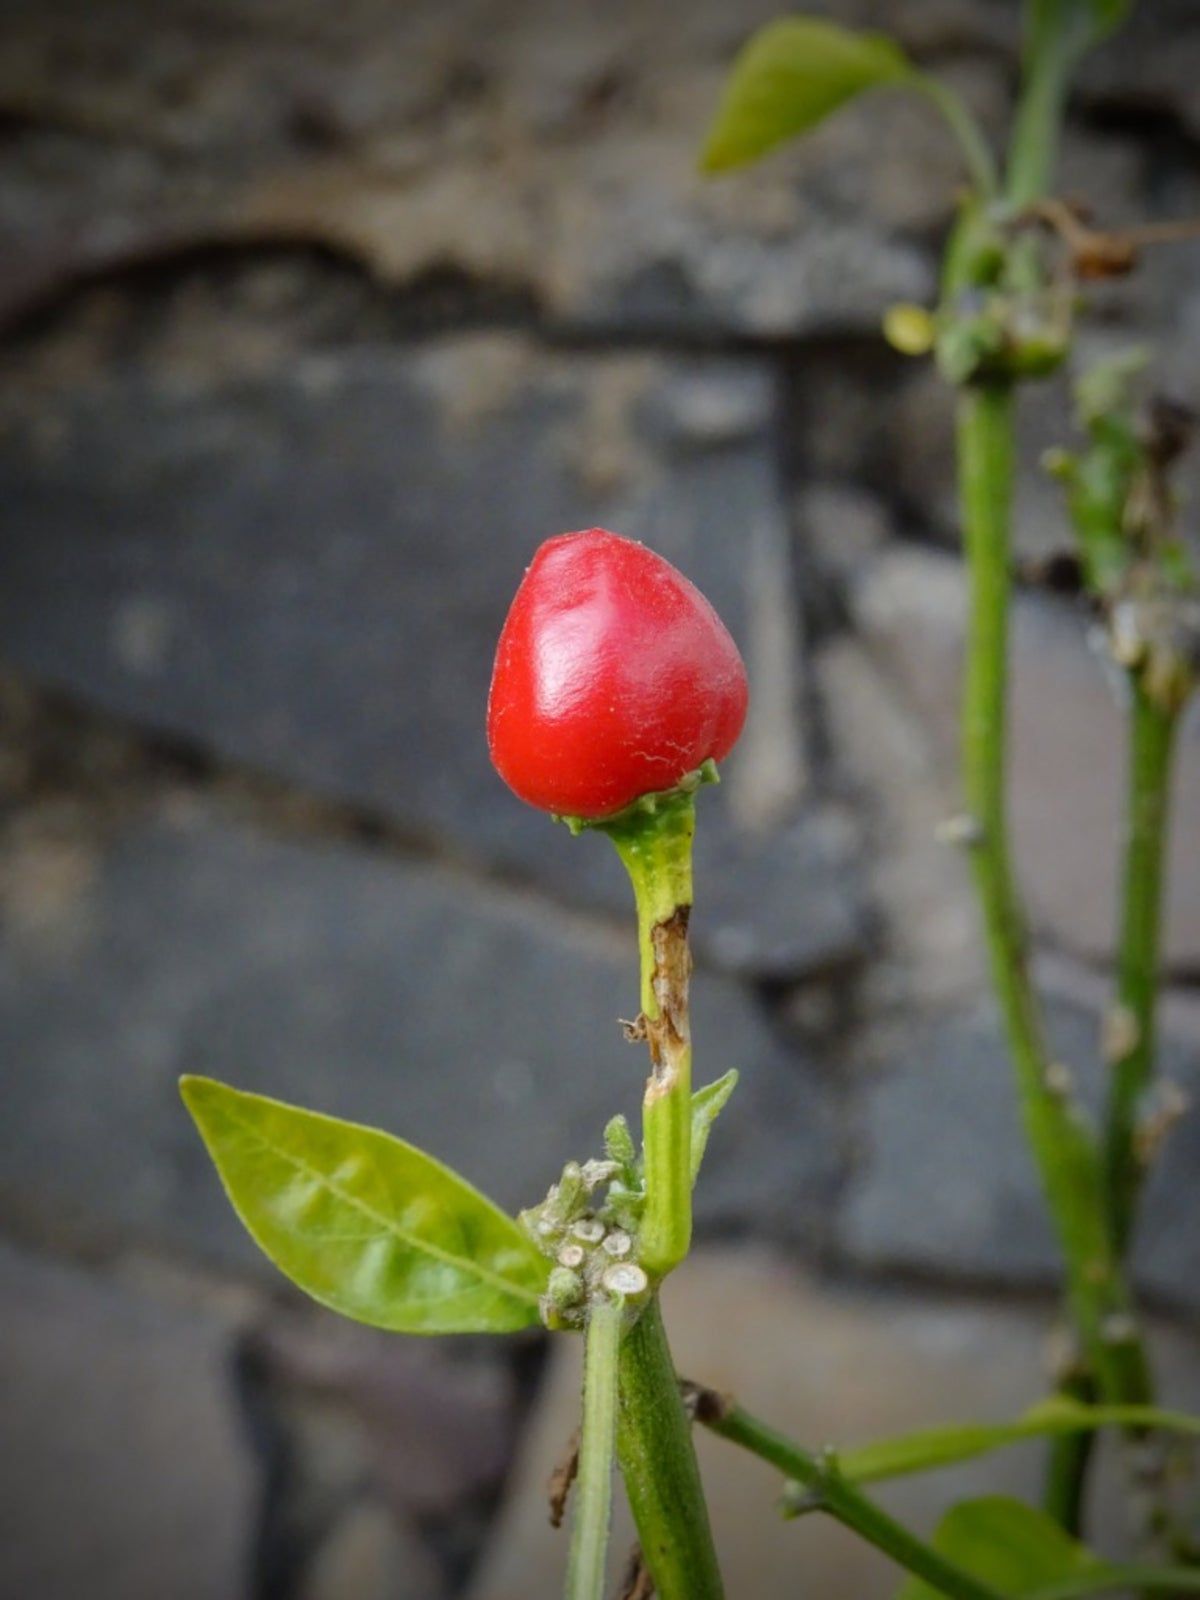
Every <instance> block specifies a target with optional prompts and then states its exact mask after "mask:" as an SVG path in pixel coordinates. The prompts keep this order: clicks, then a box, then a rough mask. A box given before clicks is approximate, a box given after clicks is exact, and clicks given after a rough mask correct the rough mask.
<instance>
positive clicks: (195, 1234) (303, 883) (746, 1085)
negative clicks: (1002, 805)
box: [0, 826, 838, 1266]
mask: <svg viewBox="0 0 1200 1600" xmlns="http://www.w3.org/2000/svg"><path fill="white" fill-rule="evenodd" d="M91 866H92V870H91V873H90V875H88V876H87V877H85V878H84V879H83V880H82V881H81V882H78V883H77V885H76V891H77V892H76V893H75V894H73V895H72V896H70V898H69V900H68V901H67V902H65V903H62V904H61V905H60V907H59V911H60V915H59V916H58V917H56V918H53V919H52V920H51V921H50V922H49V923H42V924H40V925H39V926H37V927H36V928H33V929H31V928H28V927H26V928H25V929H22V928H21V927H19V926H17V927H14V926H13V924H12V922H11V921H10V923H9V926H8V927H7V929H6V931H5V934H4V938H3V942H2V944H0V1041H2V1043H0V1049H2V1053H3V1055H4V1057H5V1059H7V1060H12V1061H20V1062H21V1063H22V1070H21V1072H20V1074H19V1075H14V1079H13V1082H12V1084H11V1086H10V1089H9V1090H8V1092H7V1096H6V1105H5V1116H4V1118H3V1124H2V1127H0V1171H2V1172H3V1174H4V1183H5V1188H6V1190H7V1191H8V1193H9V1197H10V1203H14V1202H15V1203H19V1204H23V1205H34V1204H39V1203H40V1204H42V1205H45V1206H49V1207H57V1208H60V1209H61V1210H63V1211H64V1212H65V1213H69V1214H70V1217H71V1218H72V1220H73V1221H74V1222H75V1223H77V1224H80V1225H86V1226H88V1227H91V1228H98V1229H103V1228H105V1227H108V1228H112V1227H117V1226H123V1227H125V1228H127V1229H129V1230H132V1231H133V1232H135V1233H144V1232H146V1231H147V1230H148V1231H149V1232H151V1233H161V1234H163V1235H164V1236H165V1237H167V1238H168V1239H170V1240H171V1241H173V1242H175V1243H176V1244H180V1245H184V1246H187V1247H189V1248H191V1249H193V1250H198V1251H200V1252H202V1253H203V1254H204V1255H205V1256H206V1257H208V1258H210V1259H213V1260H219V1261H226V1262H234V1263H238V1264H239V1265H254V1266H257V1265H259V1263H258V1261H257V1258H256V1252H255V1251H254V1250H253V1247H252V1246H251V1245H250V1244H249V1242H248V1240H247V1239H245V1238H244V1236H243V1234H242V1231H241V1229H240V1228H239V1227H238V1225H237V1224H236V1222H235V1220H234V1218H233V1217H232V1215H231V1214H230V1212H229V1209H228V1205H227V1203H226V1201H225V1199H224V1196H223V1195H222V1193H221V1191H220V1186H219V1185H218V1184H217V1183H216V1181H215V1179H214V1177H213V1174H212V1171H211V1168H210V1166H209V1163H208V1159H207V1157H206V1155H205V1154H204V1151H203V1149H202V1148H201V1145H200V1143H199V1141H198V1139H197V1138H196V1136H195V1134H194V1131H193V1130H192V1128H191V1127H190V1125H189V1123H188V1120H187V1117H186V1115H185V1113H184V1111H183V1109H182V1107H181V1105H180V1103H179V1099H178V1094H177V1091H176V1086H175V1085H176V1078H177V1076H178V1074H180V1073H181V1072H200V1073H208V1074H210V1075H212V1076H216V1077H219V1078H224V1079H226V1080H230V1081H233V1082H235V1083H237V1084H239V1085H240V1086H242V1087H244V1088H248V1089H256V1090H260V1091H263V1092H266V1093H269V1094H274V1095H277V1096H278V1097H280V1098H282V1099H287V1100H291V1101H293V1102H296V1103H298V1104H301V1105H308V1106H313V1107H317V1108H320V1109H324V1110H326V1111H328V1112H330V1113H331V1114H334V1115H340V1116H345V1117H349V1118H351V1119H353V1120H357V1121H361V1122H367V1123H373V1124H376V1125H381V1126H384V1127H388V1128H391V1129H393V1130H394V1131H396V1132H398V1133H401V1134H403V1135H404V1136H406V1137H408V1138H410V1139H412V1140H413V1142H415V1143H417V1144H419V1145H421V1146H423V1147H425V1148H427V1149H429V1150H431V1151H432V1152H433V1153H435V1154H436V1155H438V1156H440V1157H441V1158H443V1159H445V1160H446V1161H448V1162H449V1163H450V1164H451V1165H453V1166H454V1167H456V1168H458V1169H459V1170H460V1171H462V1172H463V1173H464V1174H466V1175H467V1176H469V1177H470V1178H471V1179H472V1180H473V1181H474V1182H476V1183H478V1185H479V1186H480V1187H481V1188H482V1189H484V1190H485V1191H486V1192H488V1193H490V1194H492V1195H494V1196H495V1197H496V1198H497V1199H498V1200H499V1201H500V1203H501V1204H503V1205H505V1206H506V1207H509V1208H516V1207H518V1206H521V1205H526V1204H529V1203H531V1201H533V1200H534V1199H537V1198H539V1197H540V1195H541V1194H542V1193H544V1191H545V1189H546V1187H547V1185H548V1184H549V1183H550V1182H551V1180H552V1179H553V1178H555V1177H556V1176H557V1173H558V1170H559V1168H560V1167H561V1164H562V1162H563V1161H564V1160H565V1159H566V1158H567V1157H568V1156H571V1155H575V1156H577V1157H586V1156H587V1155H589V1154H592V1153H597V1151H598V1147H599V1144H600V1136H601V1131H602V1129H603V1127H604V1124H605V1122H606V1121H607V1119H608V1118H609V1117H610V1116H611V1115H612V1113H613V1112H614V1111H615V1110H618V1109H621V1108H622V1107H624V1109H626V1110H627V1111H629V1112H630V1113H633V1112H635V1111H636V1108H637V1105H638V1102H639V1100H640V1095H641V1085H642V1081H643V1079H644V1076H645V1064H644V1061H643V1059H642V1057H641V1056H640V1055H635V1054H634V1052H633V1051H632V1049H631V1047H630V1046H629V1045H627V1044H625V1043H624V1042H623V1040H622V1038H621V1034H620V1030H619V1028H618V1027H617V1018H618V1017H620V1016H625V1015H629V1014H630V1011H631V1007H632V1006H633V1004H634V1002H635V998H636V993H637V985H636V970H635V968H636V956H635V954H634V951H633V948H632V940H630V941H629V942H628V943H626V942H624V941H618V942H616V943H615V944H614V943H612V942H610V941H609V939H608V938H607V936H604V937H597V936H596V935H595V934H593V933H591V932H589V931H587V930H585V929H583V928H576V927H574V926H573V925H572V924H571V923H570V922H569V921H560V920H558V919H557V918H555V917H554V916H553V914H552V913H549V912H547V910H546V909H545V908H544V907H540V906H537V905H535V904H524V903H521V902H519V901H517V900H515V899H514V898H513V897H509V896H503V897H495V896H493V897H488V896H487V895H486V894H485V895H483V896H480V897H477V898H474V899H468V897H467V893H466V887H465V884H464V882H463V881H462V880H460V879H459V878H457V877H456V876H454V875H452V874H448V873H446V872H442V871H438V870H435V869H432V868H429V867H421V866H411V865H405V864H402V863H400V862H394V861H388V860H386V859H381V858H378V857H372V856H371V855H369V854H360V853H357V852H354V851H351V850H348V849H346V848H343V847H337V846H324V847H321V846H316V847H314V846H311V845H309V846H305V845H301V844H299V843H296V844H283V843H276V842H268V841H265V840H262V839H259V838H256V837H254V836H253V835H250V834H239V833H234V832H226V831H222V830H221V829H219V828H217V827H209V826H200V827H194V828H189V827H187V826H180V827H176V828H170V827H162V828H158V829H154V828H150V829H141V828H137V827H131V828H129V829H128V830H127V831H126V832H125V833H124V834H122V835H120V836H119V837H118V838H117V839H116V840H115V841H114V843H113V844H112V845H111V847H110V848H109V849H108V850H107V851H106V852H104V853H103V854H102V855H100V856H99V857H98V858H96V859H95V860H94V861H93V862H92V864H91ZM23 934H24V935H25V936H24V937H23V936H22V935H23ZM131 985H132V988H131ZM695 1034H696V1043H697V1063H696V1070H697V1076H698V1081H705V1080H706V1079H708V1078H710V1077H717V1076H719V1075H720V1074H721V1073H722V1072H724V1071H726V1070H727V1069H728V1068H729V1067H731V1066H734V1065H736V1066H737V1067H739V1068H740V1069H741V1071H742V1074H743V1079H744V1082H743V1087H742V1089H741V1091H740V1099H741V1104H740V1107H739V1111H740V1114H739V1115H738V1116H736V1117H734V1116H729V1117H728V1118H727V1119H725V1120H724V1121H723V1122H722V1124H721V1126H720V1128H718V1130H717V1131H716V1133H715V1134H714V1136H713V1140H712V1144H711V1147H710V1153H709V1158H708V1170H707V1175H706V1182H705V1185H704V1189H703V1208H704V1209H703V1217H704V1219H705V1220H706V1221H707V1222H708V1223H709V1224H710V1225H718V1224H719V1225H722V1226H732V1225H736V1224H738V1223H744V1222H746V1221H747V1220H748V1219H749V1218H750V1217H751V1216H753V1217H754V1219H755V1220H756V1222H757V1224H758V1225H759V1226H763V1227H768V1228H770V1227H773V1226H774V1227H784V1228H787V1229H789V1230H792V1231H800V1232H804V1231H805V1230H806V1229H807V1228H808V1227H809V1226H810V1225H812V1224H813V1223H814V1222H815V1220H816V1218H817V1217H818V1216H819V1214H820V1213H819V1208H818V1206H817V1201H818V1198H819V1196H820V1195H821V1194H822V1193H823V1192H824V1189H825V1185H826V1184H827V1183H828V1181H829V1179H830V1178H831V1176H832V1175H833V1173H834V1171H835V1170H836V1165H837V1159H838V1158H837V1151H836V1139H835V1136H834V1131H833V1129H832V1126H831V1124H830V1121H829V1113H828V1108H827V1106H826V1103H825V1100H824V1097H823V1095H822V1093H821V1091H820V1089H819V1087H818V1081H817V1079H816V1078H815V1076H814V1075H813V1073H812V1071H811V1070H810V1069H808V1068H807V1067H806V1064H805V1062H804V1060H803V1059H802V1058H800V1057H798V1056H795V1055H792V1054H789V1053H787V1052H786V1051H785V1050H784V1049H783V1048H782V1047H781V1046H780V1045H779V1044H777V1043H776V1042H775V1040H774V1039H773V1038H772V1036H771V1034H770V1033H769V1032H768V1030H767V1029H766V1027H765V1025H764V1023H763V1021H762V1019H761V1016H760V1013H759V1012H758V1011H757V1010H756V1009H755V1007H754V1005H753V1003H752V1001H751V999H750V997H749V996H748V995H747V994H746V993H745V992H744V991H742V990H740V989H739V988H737V987H735V986H734V985H733V984H732V983H730V982H728V981H726V980H722V979H720V978H716V977H713V976H711V975H710V976H709V977H708V978H707V979H706V981H705V982H704V983H702V984H699V985H698V986H697V995H696V1005H695ZM468 1108H469V1110H468Z"/></svg>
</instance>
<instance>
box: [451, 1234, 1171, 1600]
mask: <svg viewBox="0 0 1200 1600" xmlns="http://www.w3.org/2000/svg"><path fill="white" fill-rule="evenodd" d="M663 1298H664V1307H665V1315H666V1320H667V1325H668V1330H669V1334H670V1338H671V1341H672V1344H673V1346H674V1351H675V1356H676V1361H677V1365H678V1366H679V1369H680V1371H682V1372H685V1373H687V1374H688V1375H689V1376H691V1377H693V1378H695V1379H697V1380H698V1381H700V1382H705V1383H709V1384H711V1385H712V1387H714V1388H716V1389H719V1390H722V1391H725V1392H729V1393H732V1394H735V1395H737V1396H738V1398H739V1399H741V1400H742V1401H743V1403H744V1404H745V1405H747V1406H748V1407H749V1408H750V1409H751V1410H754V1411H757V1412H759V1414H760V1415H764V1416H768V1417H770V1418H771V1420H772V1421H773V1422H774V1423H775V1425H776V1426H778V1427H779V1428H780V1429H781V1430H782V1431H784V1432H785V1433H788V1434H790V1435H791V1436H792V1437H794V1438H796V1439H798V1440H800V1441H801V1442H803V1443H804V1444H806V1445H808V1446H809V1447H811V1448H820V1447H821V1446H822V1445H825V1444H834V1445H849V1444H857V1443H865V1442H866V1441H867V1440H868V1439H872V1438H877V1437H880V1436H882V1435H886V1434H890V1433H899V1432H902V1431H905V1430H907V1429H909V1428H913V1427H918V1426H925V1425H927V1424H932V1423H936V1422H954V1421H966V1420H968V1419H983V1418H987V1419H1000V1418H1004V1417H1010V1416H1013V1415H1015V1414H1016V1413H1018V1412H1019V1411H1021V1410H1023V1409H1024V1408H1025V1407H1026V1406H1027V1405H1029V1404H1031V1403H1032V1402H1033V1400H1034V1399H1035V1398H1037V1397H1039V1396H1040V1395H1041V1394H1043V1393H1044V1392H1045V1360H1046V1353H1047V1335H1048V1333H1049V1321H1048V1317H1046V1316H1042V1315H1039V1314H1031V1313H1028V1312H1023V1311H1019V1310H1016V1309H1012V1308H1004V1307H996V1306H985V1305H983V1304H980V1303H971V1302H963V1301H958V1300H954V1299H946V1298H943V1299H940V1300H931V1301H929V1302H927V1303H926V1304H925V1305H923V1306H921V1307H915V1306H914V1305H913V1303H912V1301H911V1300H909V1299H908V1298H907V1297H905V1296H903V1295H898V1294H889V1293H865V1292H862V1291H850V1290H846V1289H836V1288H830V1287H829V1286H821V1285H818V1284H815V1283H813V1282H812V1281H811V1280H809V1279H807V1278H805V1277H803V1276H801V1275H800V1274H798V1273H797V1272H795V1271H794V1270H793V1269H792V1268H790V1267H788V1266H786V1265H785V1264H783V1263H782V1262H780V1261H778V1260H775V1259H772V1258H770V1257H768V1256H764V1255H757V1254H754V1253H747V1252H745V1251H741V1252H739V1253H738V1254H737V1255H732V1254H728V1253H726V1254H721V1253H717V1254H709V1255H707V1256H705V1255H703V1254H702V1255H701V1256H699V1257H695V1258H693V1259H692V1260H691V1261H689V1263H688V1264H687V1266H686V1267H685V1268H684V1269H683V1270H682V1271H681V1272H679V1273H678V1274H676V1276H675V1277H673V1278H672V1279H671V1281H670V1283H669V1284H668V1285H667V1288H666V1290H665V1291H664V1296H663ZM1162 1350H1163V1356H1164V1366H1165V1369H1166V1379H1167V1384H1166V1387H1167V1392H1169V1393H1173V1394H1174V1396H1175V1398H1176V1400H1177V1401H1178V1403H1180V1404H1184V1405H1186V1404H1189V1403H1192V1402H1191V1397H1192V1396H1194V1395H1195V1394H1196V1393H1197V1377H1196V1373H1197V1366H1196V1360H1195V1345H1194V1343H1193V1342H1191V1341H1188V1340H1186V1339H1183V1338H1173V1339H1166V1340H1164V1341H1163V1344H1162ZM578 1365H579V1352H578V1351H577V1350H576V1349H573V1348H572V1347H571V1346H569V1345H568V1346H566V1347H565V1348H560V1347H556V1352H555V1358H554V1364H553V1365H552V1367H551V1372H550V1377H549V1380H548V1382H547V1385H546V1388H545V1391H544V1393H543V1395H542V1399H541V1403H540V1405H539V1408H538V1411H537V1413H536V1415H535V1418H534V1421H533V1425H532V1427H531V1428H530V1430H529V1433H528V1436H527V1438H526V1441H525V1445H524V1449H523V1460H522V1464H521V1467H520V1470H519V1472H518V1474H517V1475H516V1477H515V1479H514V1482H513V1486H512V1490H511V1493H510V1497H509V1501H508V1504H507V1507H506V1508H505V1510H504V1512H503V1514H502V1516H501V1519H500V1522H499V1525H498V1528H497V1532H496V1537H495V1544H494V1548H493V1549H492V1550H491V1551H490V1552H489V1553H488V1554H487V1555H486V1556H485V1559H484V1561H483V1563H482V1566H481V1570H480V1573H479V1576H478V1579H477V1582H476V1584H475V1585H474V1587H473V1588H472V1589H471V1590H470V1600H524V1597H525V1596H526V1595H528V1594H530V1593H536V1594H541V1593H545V1594H553V1593H554V1592H555V1589H556V1586H557V1585H558V1584H559V1583H561V1575H562V1571H563V1563H564V1561H565V1559H566V1537H565V1534H564V1533H561V1532H559V1533H555V1532H553V1531H552V1530H551V1529H550V1527H549V1524H548V1519H547V1516H546V1500H545V1483H546V1479H547V1477H548V1475H549V1473H550V1470H551V1468H552V1466H553V1465H554V1463H555V1462H556V1461H557V1460H558V1459H559V1457H560V1455H561V1453H562V1449H563V1445H564V1443H565V1441H566V1440H567V1439H568V1438H569V1436H570V1434H571V1430H572V1429H573V1428H574V1426H575V1423H576V1416H577V1412H578V1405H579V1395H578V1379H579V1371H578ZM698 1447H699V1453H700V1460H701V1467H702V1470H703V1472H704V1477H705V1483H706V1487H707V1492H708V1500H709V1505H710V1507H711V1510H712V1516H713V1522H714V1527H715V1531H716V1536H717V1542H718V1547H719V1549H720V1551H721V1557H722V1563H723V1568H724V1574H725V1580H726V1586H727V1589H728V1592H729V1593H730V1594H731V1595H737V1596H747V1597H749V1596H753V1597H754V1600H776V1597H778V1600H784V1597H787V1600H791V1597H792V1596H794V1595H795V1594H796V1590H797V1578H798V1575H801V1574H802V1575H803V1579H804V1584H805V1589H806V1592H811V1593H813V1594H817V1595H828V1596H830V1597H831V1600H835V1597H836V1600H841V1597H846V1600H849V1597H851V1596H853V1597H854V1600H876V1597H877V1600H885V1597H887V1596H891V1595H893V1594H894V1593H895V1591H896V1584H897V1577H896V1571H895V1568H894V1567H892V1566H891V1564H890V1563H889V1562H887V1561H886V1560H885V1559H884V1558H883V1557H881V1556H879V1555H878V1554H877V1553H876V1552H874V1551H873V1550H871V1549H869V1548H868V1547H867V1546H866V1545H863V1544H861V1543H859V1542H858V1541H856V1540H855V1539H853V1538H852V1537H851V1536H849V1535H847V1534H846V1533H845V1532H844V1530H842V1529H840V1528H839V1527H837V1526H836V1524H834V1523H832V1522H830V1521H827V1520H826V1519H824V1518H822V1517H818V1516H812V1517H805V1518H803V1519H802V1520H801V1521H799V1522H792V1523H785V1522H783V1521H781V1520H780V1518H779V1516H778V1513H777V1510H776V1501H777V1496H778V1493H779V1487H780V1485H779V1479H778V1477H777V1475H776V1474H775V1473H773V1472H772V1471H771V1470H770V1469H769V1468H767V1467H764V1466H762V1465H761V1464H760V1463H758V1462H756V1461H754V1460H752V1459H751V1458H749V1457H747V1456H744V1455H742V1454H741V1453H740V1452H739V1451H736V1450H734V1449H733V1448H732V1447H731V1446H729V1445H727V1444H725V1443H724V1442H722V1441H720V1440H717V1439H714V1438H712V1437H710V1436H709V1435H707V1434H704V1433H703V1432H699V1434H698ZM1039 1481H1040V1459H1039V1455H1038V1453H1037V1450H1036V1447H1035V1448H1033V1449H1029V1448H1026V1447H1022V1448H1021V1449H1020V1450H1015V1451H1005V1452H1003V1453H1000V1454H997V1455H994V1456H992V1457H990V1458H988V1459H986V1460H983V1461H978V1462H974V1463H970V1464H967V1465H965V1466H963V1467H961V1468H958V1469H956V1470H955V1471H954V1472H953V1473H931V1474H927V1475H922V1476H918V1477H913V1478H910V1479H908V1480H906V1481H903V1482H897V1483H894V1484H891V1485H888V1486H883V1485H880V1486H879V1488H878V1490H877V1491H874V1492H877V1493H878V1496H879V1498H880V1499H881V1500H882V1501H884V1502H885V1504H886V1505H887V1506H888V1508H889V1509H890V1510H892V1511H893V1512H894V1513H895V1514H897V1515H898V1516H900V1517H902V1518H903V1519H904V1520H905V1521H907V1522H909V1523H910V1524H911V1525H912V1526H914V1527H916V1528H917V1529H919V1530H920V1531H922V1532H926V1533H928V1532H929V1531H931V1529H932V1527H933V1526H934V1524H935V1523H936V1521H937V1518H938V1516H939V1514H940V1512H941V1511H942V1510H943V1509H944V1508H945V1507H946V1506H947V1505H948V1504H950V1503H951V1501H952V1500H954V1499H956V1498H957V1497H958V1496H959V1495H970V1494H985V1493H1001V1494H1004V1493H1008V1494H1014V1493H1015V1494H1036V1492H1037V1487H1038V1484H1039ZM1119 1525H1120V1515H1119V1513H1118V1512H1117V1511H1116V1509H1115V1503H1113V1502H1109V1503H1108V1504H1107V1515H1106V1518H1105V1520H1104V1526H1105V1530H1106V1531H1105V1541H1106V1542H1108V1540H1110V1539H1113V1538H1119V1534H1118V1533H1116V1531H1115V1530H1116V1529H1117V1528H1118V1527H1119ZM632 1538H633V1535H632V1529H631V1524H630V1520H629V1516H628V1511H627V1509H626V1508H625V1506H624V1504H623V1503H621V1504H619V1506H618V1511H617V1520H616V1529H615V1533H614V1540H613V1543H614V1547H615V1550H616V1551H618V1552H621V1553H623V1552H624V1551H625V1550H626V1549H627V1548H628V1547H629V1545H630V1544H631V1543H632Z"/></svg>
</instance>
